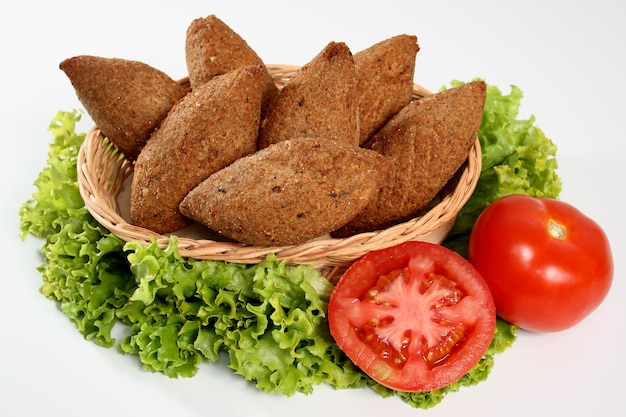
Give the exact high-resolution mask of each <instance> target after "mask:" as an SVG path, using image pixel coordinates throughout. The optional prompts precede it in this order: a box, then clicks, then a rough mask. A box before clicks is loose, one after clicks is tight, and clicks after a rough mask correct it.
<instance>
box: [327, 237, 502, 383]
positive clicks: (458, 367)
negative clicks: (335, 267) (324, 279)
mask: <svg viewBox="0 0 626 417" xmlns="http://www.w3.org/2000/svg"><path fill="white" fill-rule="evenodd" d="M328 321H329V326H330V331H331V334H332V335H333V337H334V338H335V341H336V342H337V344H338V345H339V347H340V348H341V349H342V350H343V351H344V352H345V353H346V355H347V356H348V357H349V358H350V359H351V360H352V361H353V362H354V363H355V364H356V365H357V366H359V367H360V368H361V369H362V370H363V371H364V372H366V373H367V374H368V375H369V376H371V377H372V378H373V379H374V380H376V381H377V382H379V383H381V384H382V385H385V386H387V387H389V388H392V389H395V390H399V391H412V392H414V391H429V390H433V389H437V388H441V387H443V386H445V385H448V384H450V383H452V382H454V381H455V380H457V379H458V378H460V377H461V376H463V375H464V374H465V373H467V372H468V371H469V370H470V369H471V368H472V366H474V365H475V364H476V363H477V362H478V361H479V360H480V358H481V357H482V355H483V354H484V352H485V350H486V349H487V347H488V346H489V343H490V342H491V339H492V337H493V334H494V331H495V323H496V319H495V305H494V303H493V300H492V298H491V294H490V292H489V289H488V287H487V284H486V283H485V281H484V280H483V279H482V277H481V276H480V275H479V274H478V273H477V272H476V270H475V269H474V268H473V267H472V266H471V265H470V264H469V263H468V262H467V261H466V260H465V259H463V258H462V257H461V256H459V255H458V254H456V253H454V252H452V251H450V250H448V249H446V248H444V247H442V246H440V245H435V244H432V243H426V242H407V243H404V244H401V245H398V246H395V247H393V248H389V249H383V250H380V251H374V252H370V253H368V254H367V255H365V256H364V257H363V258H361V259H360V260H358V261H357V262H355V263H354V264H353V265H352V266H351V267H350V268H349V269H348V271H346V273H345V274H344V275H343V277H342V278H341V279H340V280H339V282H338V283H337V285H336V287H335V289H334V290H333V293H332V294H331V298H330V301H329V307H328Z"/></svg>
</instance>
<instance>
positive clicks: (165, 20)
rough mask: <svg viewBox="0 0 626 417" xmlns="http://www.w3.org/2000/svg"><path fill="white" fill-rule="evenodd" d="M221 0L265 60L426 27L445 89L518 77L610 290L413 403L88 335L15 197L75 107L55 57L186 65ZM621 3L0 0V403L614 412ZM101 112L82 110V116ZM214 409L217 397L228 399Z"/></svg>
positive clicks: (171, 68) (435, 74) (260, 411)
mask: <svg viewBox="0 0 626 417" xmlns="http://www.w3.org/2000/svg"><path fill="white" fill-rule="evenodd" d="M209 14H216V15H217V16H218V17H220V18H221V19H222V20H224V21H225V22H226V23H227V24H228V25H229V26H231V27H232V28H233V29H234V30H235V31H236V32H238V33H239V34H240V35H241V36H242V37H243V38H244V39H246V40H247V41H248V43H249V44H250V46H251V47H252V48H253V49H255V50H256V52H257V53H258V54H259V55H260V56H261V57H262V58H263V60H264V61H265V62H266V63H283V64H298V65H302V64H304V63H306V62H308V61H309V60H310V59H311V58H312V57H313V56H314V55H315V54H317V52H319V51H320V50H321V49H322V48H323V47H324V46H325V45H326V43H328V42H329V41H331V40H335V41H344V42H346V43H347V44H348V46H350V48H351V49H352V50H353V51H358V50H360V49H363V48H365V47H367V46H369V45H371V44H373V43H376V42H378V41H380V40H383V39H385V38H387V37H390V36H393V35H396V34H400V33H409V34H415V35H417V36H418V38H419V43H420V46H421V51H420V52H419V53H418V56H417V64H416V71H415V81H416V82H417V83H419V84H421V85H423V86H425V87H426V88H429V89H431V90H436V89H438V88H439V87H440V86H442V85H446V84H448V83H449V82H450V80H452V79H460V80H463V81H468V80H470V79H472V78H474V77H481V78H484V79H485V80H486V81H487V82H488V83H490V84H493V85H497V86H499V87H500V88H501V89H502V90H503V91H504V92H508V86H509V85H510V84H515V85H517V86H519V87H520V88H522V90H523V91H524V93H525V97H524V100H523V106H522V116H524V117H526V116H528V115H530V114H534V115H535V116H536V118H537V124H538V125H539V126H540V127H541V128H542V129H543V130H544V132H545V133H546V134H547V135H548V136H549V137H550V138H552V139H553V140H554V142H555V143H556V144H557V145H558V147H559V151H558V161H559V165H560V168H559V174H560V175H561V177H562V179H563V188H564V189H563V193H562V194H561V199H563V200H565V201H568V202H570V203H572V204H574V205H575V206H577V207H578V208H580V209H581V210H582V211H583V212H585V213H586V214H588V215H589V216H591V217H592V218H594V219H595V220H596V221H598V222H599V223H600V225H601V226H602V227H603V228H604V229H605V231H606V232H607V234H608V235H609V238H610V240H611V244H612V247H613V251H614V256H615V258H616V259H615V278H614V284H613V287H612V289H611V292H610V294H609V295H608V297H607V298H606V300H605V302H604V303H603V304H602V305H601V306H600V307H599V308H598V309H597V310H596V311H595V312H594V313H593V314H592V315H591V316H590V317H588V318H587V319H586V320H585V321H584V322H582V323H581V324H579V325H578V326H576V327H574V328H572V329H570V330H567V331H564V332H560V333H556V334H529V333H525V332H521V333H520V334H519V337H518V340H517V341H516V342H515V344H514V346H513V347H512V348H511V349H509V350H508V351H506V352H505V353H504V354H502V355H499V356H497V357H496V364H495V367H494V369H493V372H492V374H491V375H490V377H489V379H488V380H487V381H486V382H483V383H481V384H479V385H478V386H476V387H471V388H465V389H463V390H462V391H461V392H458V393H455V394H452V395H450V396H449V397H448V398H447V399H446V400H444V402H443V403H442V404H441V405H439V406H437V407H436V408H434V409H431V410H427V411H421V410H413V409H411V408H410V407H408V406H407V405H406V404H404V403H402V402H401V401H399V400H397V399H386V400H385V399H381V398H379V397H378V396H377V395H376V394H374V393H372V392H370V391H368V390H356V391H347V390H344V391H333V390H331V389H330V388H328V387H326V386H319V387H318V388H317V389H316V390H315V392H314V393H313V394H311V395H309V396H305V395H295V396H293V397H291V398H285V397H282V396H276V395H269V394H264V393H261V392H258V391H256V390H255V389H254V388H253V387H252V386H251V385H249V384H248V383H247V382H245V381H243V380H242V379H241V378H239V377H236V376H234V375H232V373H231V371H230V370H229V369H228V368H227V367H226V366H224V364H218V365H215V364H213V365H204V366H203V367H202V369H201V371H200V373H199V375H198V376H196V377H194V378H192V379H178V380H174V379H168V378H167V377H165V376H163V375H161V374H151V373H147V372H144V371H142V370H141V369H140V366H139V365H138V363H137V361H136V359H135V358H134V357H129V356H122V355H120V354H118V353H117V351H116V350H115V349H104V348H100V347H98V346H96V345H95V344H93V343H91V342H87V341H85V340H84V339H83V338H82V336H81V335H80V334H79V333H78V332H77V331H76V330H75V329H74V327H73V325H72V324H71V323H69V321H68V320H67V319H66V317H65V316H64V315H63V314H62V313H61V312H60V311H59V309H58V308H57V306H56V305H55V304H54V303H53V302H51V301H50V300H48V299H46V298H45V297H44V296H43V295H41V294H40V293H39V286H40V285H41V277H40V275H39V273H38V272H37V271H36V267H37V266H38V265H39V264H40V263H41V257H40V254H39V250H40V247H41V245H42V242H41V241H38V240H36V239H33V238H32V237H31V238H29V239H27V240H26V241H25V242H22V241H21V240H20V239H19V216H18V210H19V207H20V205H21V204H22V203H23V202H24V201H25V200H27V199H28V198H30V196H31V195H32V193H33V191H34V187H33V185H32V183H33V181H34V180H35V178H36V176H37V174H38V173H39V171H40V170H41V169H42V168H43V167H44V165H45V161H46V158H47V152H48V144H49V143H50V141H51V136H50V134H49V133H48V132H47V127H48V124H49V122H50V121H51V120H52V118H53V117H54V115H55V114H56V112H57V110H72V109H75V108H82V107H81V105H80V103H79V102H78V100H77V98H76V96H75V93H74V91H73V89H72V87H71V85H70V83H69V81H68V80H67V78H66V77H65V75H64V74H63V73H62V72H61V71H60V70H59V68H58V66H59V63H60V62H61V61H62V60H63V59H65V58H68V57H71V56H74V55H80V54H90V55H100V56H105V57H120V58H127V59H135V60H139V61H143V62H145V63H147V64H150V65H152V66H154V67H156V68H159V69H161V70H162V71H164V72H166V73H167V74H168V75H170V76H171V77H172V78H174V79H178V78H181V77H183V76H185V75H186V66H185V61H184V41H185V31H186V28H187V26H188V24H189V23H190V22H191V21H192V20H193V19H195V18H197V17H204V16H206V15H209ZM624 21H626V16H625V13H624V7H623V6H622V5H621V4H620V3H619V2H616V1H608V0H596V1H593V2H561V1H548V0H541V1H536V0H526V1H524V2H515V3H514V4H512V2H511V3H508V2H503V1H481V0H475V1H471V2H468V1H450V2H425V1H395V0H386V1H385V2H380V1H359V2H354V3H350V2H339V1H336V0H335V1H321V0H317V1H311V2H308V3H306V4H304V5H303V4H301V3H298V2H295V1H283V2H281V1H239V2H235V1H231V2H226V1H202V2H200V1H197V2H190V1H189V2H188V1H183V0H179V1H176V2H172V1H160V0H159V1H156V0H154V1H151V2H131V1H128V0H127V1H117V0H109V1H99V2H93V3H91V2H87V1H62V0H55V1H28V0H23V1H20V2H17V1H6V0H1V5H0V60H1V61H0V62H1V64H0V83H2V84H1V85H2V87H1V88H0V106H1V108H0V135H1V136H2V138H1V140H2V143H3V149H4V151H3V152H2V163H1V164H0V166H1V169H2V175H1V176H0V178H1V179H2V198H1V200H2V217H1V221H2V224H1V225H0V230H1V231H2V234H1V235H0V238H1V239H2V254H3V258H2V259H3V261H2V265H3V270H2V273H1V274H0V294H1V301H0V311H1V313H0V319H1V322H0V323H1V324H0V326H1V327H0V414H1V415H3V416H43V415H46V416H68V417H70V416H86V415H89V416H93V417H96V416H113V415H117V416H130V415H147V416H149V415H176V416H180V417H183V416H208V415H211V414H215V413H216V412H220V413H224V412H227V413H229V415H257V416H274V417H277V416H287V415H298V416H301V417H304V416H319V415H324V416H335V415H337V416H345V415H346V413H347V412H349V413H354V415H362V414H368V415H376V414H380V413H381V412H382V413H384V414H385V415H387V413H389V415H396V416H404V415H425V416H429V417H431V416H450V415H464V416H467V415H470V416H503V415H506V416H509V417H512V416H528V415H533V416H554V415H572V414H574V413H576V415H597V416H617V415H619V414H620V411H619V410H620V409H622V406H621V404H622V402H623V387H624V380H625V378H626V359H624V353H623V352H624V350H625V349H626V346H625V344H624V338H625V336H624V334H625V333H626V332H625V331H626V324H625V319H626V307H625V306H626V303H625V302H624V299H625V297H626V284H625V283H624V273H625V265H624V261H623V257H622V254H623V253H624V252H625V249H626V248H625V245H626V243H625V238H624V236H625V235H626V228H625V227H624V216H623V214H622V210H623V205H624V203H623V201H624V199H623V192H624V190H625V187H624V182H623V178H624V174H623V168H622V167H623V164H624V162H625V159H626V158H625V157H626V137H625V134H624V131H625V127H624V123H623V120H624V111H625V110H626V109H625V106H624V97H626V91H625V87H624V84H625V83H624V77H625V76H626V67H625V64H624V49H623V47H624V46H623V44H624V41H625V40H626V29H624V28H625V26H624ZM90 126H91V121H90V120H89V118H88V117H84V121H83V122H81V124H80V126H79V129H82V131H86V130H87V129H88V128H89V127H90ZM218 410H219V411H218Z"/></svg>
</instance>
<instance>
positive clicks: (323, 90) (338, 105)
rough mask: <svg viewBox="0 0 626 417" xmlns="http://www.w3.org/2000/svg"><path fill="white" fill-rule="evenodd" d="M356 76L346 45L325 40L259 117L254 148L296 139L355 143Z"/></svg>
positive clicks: (356, 119) (356, 139) (356, 116)
mask: <svg viewBox="0 0 626 417" xmlns="http://www.w3.org/2000/svg"><path fill="white" fill-rule="evenodd" d="M356 88H357V79H356V70H355V66H354V60H353V57H352V53H351V52H350V49H349V48H348V47H347V46H346V44H345V43H342V42H330V43H329V44H327V45H326V46H325V47H324V49H323V50H322V51H321V52H320V53H318V54H317V55H316V56H315V57H314V58H313V59H312V60H311V61H309V62H308V63H307V64H305V65H304V66H302V67H301V68H300V70H299V71H298V72H297V73H296V74H294V76H293V77H292V78H290V79H289V80H288V81H287V82H286V83H285V85H284V86H283V88H282V90H281V91H280V92H279V93H278V95H277V96H276V97H275V98H274V99H273V100H272V102H271V103H270V105H269V108H268V110H267V113H266V114H265V116H264V118H263V120H262V121H261V129H260V132H259V140H258V148H259V149H263V148H265V147H267V146H269V145H271V144H272V143H277V142H280V141H283V140H286V139H293V138H298V137H315V136H318V137H323V138H329V139H333V140H338V141H340V142H344V143H347V144H350V145H354V146H358V144H359V138H358V134H359V133H358V100H357V91H356Z"/></svg>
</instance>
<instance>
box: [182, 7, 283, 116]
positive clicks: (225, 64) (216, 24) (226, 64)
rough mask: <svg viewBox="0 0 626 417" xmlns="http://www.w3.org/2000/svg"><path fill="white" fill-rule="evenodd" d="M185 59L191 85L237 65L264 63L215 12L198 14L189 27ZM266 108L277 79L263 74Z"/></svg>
mask: <svg viewBox="0 0 626 417" xmlns="http://www.w3.org/2000/svg"><path fill="white" fill-rule="evenodd" d="M185 59H186V62H187V71H188V73H189V83H190V84H191V88H192V89H194V88H197V87H198V86H200V85H202V84H203V83H205V82H207V81H209V80H211V79H212V78H213V77H216V76H218V75H222V74H226V73H227V72H228V71H232V70H234V69H236V68H240V67H244V66H249V65H263V67H264V68H265V64H264V63H263V60H262V59H261V57H259V55H258V54H257V53H256V52H255V51H254V50H253V49H252V48H251V47H250V45H248V43H247V42H246V41H245V40H244V39H243V38H242V37H241V36H240V35H239V34H238V33H237V32H235V31H234V30H233V29H232V28H231V27H229V26H228V25H227V24H226V23H224V22H223V21H222V20H220V19H219V18H218V17H216V16H215V15H209V16H207V17H204V18H198V19H195V20H193V21H192V22H191V24H190V25H189V27H188V28H187V33H186V38H185ZM264 83H265V84H264V85H265V89H264V90H263V108H265V105H266V104H267V103H269V101H270V100H271V99H272V98H273V97H274V96H275V95H276V94H277V93H278V87H276V84H275V83H274V79H273V78H272V76H271V75H270V73H269V72H267V68H266V74H264Z"/></svg>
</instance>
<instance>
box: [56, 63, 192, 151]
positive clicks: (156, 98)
mask: <svg viewBox="0 0 626 417" xmlns="http://www.w3.org/2000/svg"><path fill="white" fill-rule="evenodd" d="M60 68H61V70H62V71H63V72H65V74H66V75H67V77H68V78H69V79H70V82H71V83H72V85H73V87H74V90H75V91H76V95H77V96H78V99H79V100H80V102H81V103H82V104H83V106H85V110H86V111H87V113H89V116H91V118H92V119H93V121H94V122H95V123H96V125H97V126H98V127H99V128H100V130H101V131H102V133H103V134H104V135H105V136H106V137H108V138H109V140H110V141H111V142H113V143H114V144H115V145H116V146H117V147H118V148H119V150H120V151H121V152H123V153H124V155H125V156H126V157H128V158H129V159H135V158H136V157H137V155H138V154H139V152H140V150H141V148H142V147H143V146H144V144H145V143H146V141H147V140H148V138H149V137H150V134H151V133H152V131H153V130H154V129H155V128H156V127H157V126H158V125H159V123H161V121H162V120H163V119H164V118H165V116H167V113H168V112H169V110H170V109H171V108H172V106H173V105H174V103H176V102H177V101H178V100H179V99H181V98H182V97H183V96H184V95H185V94H186V91H185V90H184V89H183V88H182V87H181V86H180V85H179V84H178V83H177V82H176V81H174V80H172V79H171V78H170V77H169V76H167V75H166V74H164V73H163V72H161V71H159V70H157V69H155V68H153V67H151V66H149V65H147V64H144V63H142V62H138V61H131V60H124V59H119V58H102V57H97V56H90V55H81V56H75V57H72V58H68V59H66V60H64V61H62V62H61V64H60Z"/></svg>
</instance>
